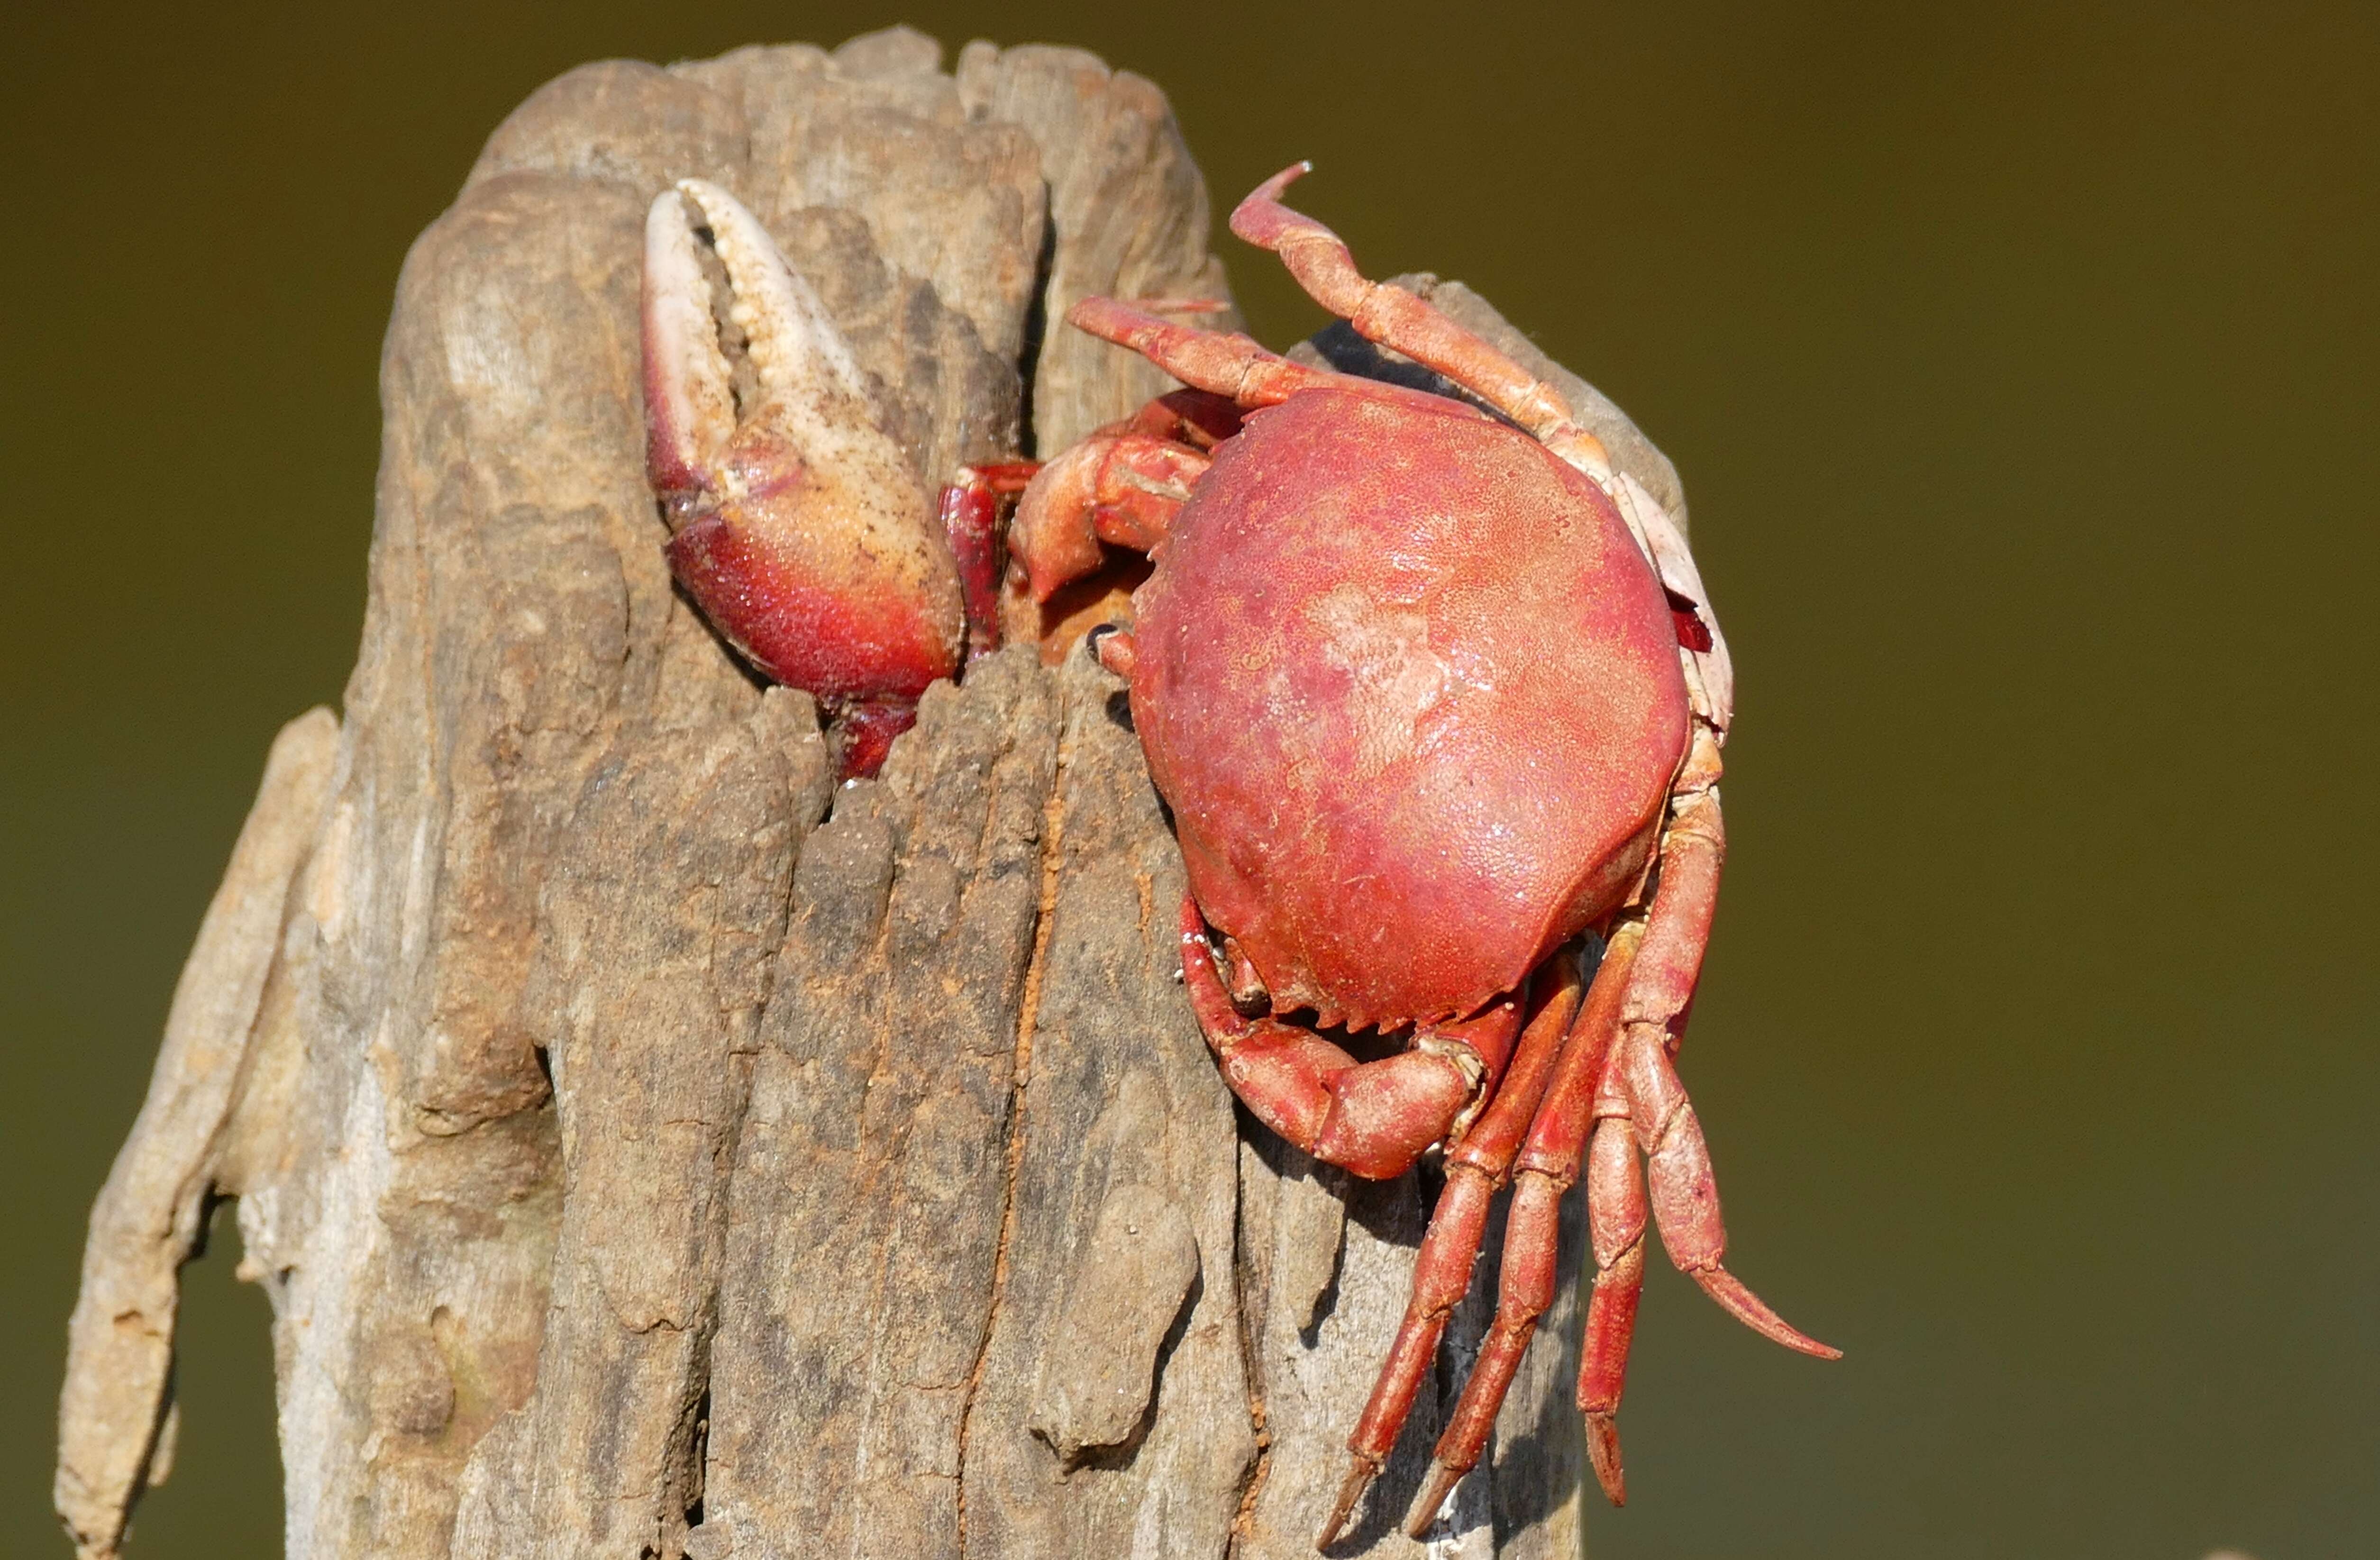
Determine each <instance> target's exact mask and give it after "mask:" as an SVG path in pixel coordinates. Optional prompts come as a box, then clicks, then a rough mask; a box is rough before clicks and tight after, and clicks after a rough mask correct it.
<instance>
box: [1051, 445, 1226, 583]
mask: <svg viewBox="0 0 2380 1560" xmlns="http://www.w3.org/2000/svg"><path fill="white" fill-rule="evenodd" d="M1210 464H1212V457H1210V456H1208V454H1206V453H1204V452H1203V451H1200V450H1196V449H1193V448H1192V447H1191V446H1189V445H1187V444H1184V443H1181V442H1179V441H1175V440H1172V439H1168V438H1164V437H1161V436H1160V435H1157V434H1151V433H1135V432H1123V433H1097V434H1093V435H1092V436H1091V437H1090V438H1088V439H1086V440H1084V441H1082V442H1081V443H1079V444H1076V445H1074V446H1073V447H1072V448H1070V449H1068V450H1066V451H1065V452H1064V453H1062V454H1060V455H1059V456H1058V458H1057V459H1055V460H1053V461H1051V462H1050V464H1049V465H1047V466H1043V467H1042V468H1041V473H1040V475H1039V476H1038V477H1036V478H1034V479H1033V484H1032V486H1030V487H1028V488H1026V490H1025V496H1024V497H1023V498H1022V499H1019V500H1018V501H1017V504H1016V519H1015V523H1014V526H1012V527H1011V528H1010V532H1009V548H1010V550H1011V552H1012V553H1013V555H1014V557H1015V559H1016V561H1017V562H1018V563H1019V564H1020V565H1021V566H1022V567H1023V569H1024V571H1025V580H1026V589H1027V590H1029V591H1030V592H1031V593H1032V596H1033V599H1035V600H1036V601H1047V600H1048V599H1050V597H1051V596H1053V595H1055V594H1056V593H1057V592H1058V590H1059V589H1060V588H1061V587H1063V586H1064V585H1066V584H1067V582H1069V581H1071V580H1075V579H1079V578H1081V577H1082V576H1083V575H1085V574H1090V573H1091V572H1092V571H1094V570H1096V569H1098V568H1099V565H1100V563H1101V562H1104V559H1105V555H1104V554H1103V553H1102V552H1101V551H1100V550H1099V549H1100V544H1101V543H1102V542H1111V543H1113V544H1115V545H1116V546H1119V547H1128V548H1131V549H1133V550H1135V551H1138V552H1149V551H1153V550H1155V549H1156V547H1157V545H1158V544H1159V543H1160V542H1161V541H1163V540H1164V539H1165V533H1166V529H1167V527H1168V526H1171V525H1172V521H1173V514H1174V512H1175V511H1176V510H1178V509H1180V508H1181V507H1182V505H1183V504H1184V502H1187V501H1188V500H1189V497H1190V489H1191V487H1192V485H1193V484H1195V483H1196V481H1197V480H1198V478H1200V477H1201V476H1202V475H1204V474H1205V472H1206V470H1207V467H1208V466H1209V465H1210Z"/></svg>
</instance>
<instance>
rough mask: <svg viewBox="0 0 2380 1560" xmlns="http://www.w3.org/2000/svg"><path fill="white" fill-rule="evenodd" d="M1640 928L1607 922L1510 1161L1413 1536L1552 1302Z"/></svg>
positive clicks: (1508, 1384)
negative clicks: (1609, 927)
mask: <svg viewBox="0 0 2380 1560" xmlns="http://www.w3.org/2000/svg"><path fill="white" fill-rule="evenodd" d="M1642 934H1643V926H1642V925H1641V924H1640V923H1638V922H1636V921H1633V920H1631V921H1626V922H1623V923H1621V925H1619V926H1617V927H1615V928H1613V931H1612V934H1611V940H1610V942H1609V945H1608V946H1607V947H1606V948H1605V949H1604V953H1603V962H1602V963H1601V964H1599V965H1598V966H1597V968H1596V972H1595V982H1594V984H1593V985H1592V986H1589V987H1588V989H1587V994H1586V1000H1585V1004H1584V1005H1583V1006H1582V1007H1581V1009H1580V1010H1579V1015H1578V1019H1577V1022H1575V1023H1573V1025H1572V1026H1571V1032H1570V1038H1569V1041H1568V1042H1567V1044H1565V1045H1564V1046H1563V1047H1562V1052H1561V1058H1560V1061H1559V1062H1557V1063H1556V1064H1555V1068H1554V1073H1553V1077H1552V1078H1551V1080H1550V1081H1549V1082H1548V1083H1547V1085H1546V1092H1545V1097H1544V1098H1543V1099H1542V1100H1541V1101H1540V1102H1539V1103H1538V1105H1537V1107H1536V1112H1535V1113H1534V1114H1533V1115H1532V1116H1531V1117H1530V1119H1529V1128H1528V1137H1527V1139H1526V1140H1525V1142H1524V1143H1523V1144H1522V1146H1521V1152H1520V1155H1519V1157H1518V1158H1517V1160H1516V1161H1515V1165H1516V1167H1517V1168H1516V1170H1515V1173H1514V1175H1513V1179H1512V1206H1511V1208H1510V1209H1509V1210H1508V1212H1507V1214H1506V1215H1505V1220H1504V1260H1503V1265H1502V1267H1501V1269H1500V1272H1499V1274H1498V1276H1497V1294H1496V1319H1495V1321H1494V1322H1493V1323H1491V1324H1489V1326H1488V1336H1487V1337H1486V1338H1485V1339H1484V1340H1482V1342H1481V1344H1480V1348H1479V1358H1478V1360H1477V1362H1476V1363H1475V1364H1474V1365H1473V1366H1472V1369H1471V1379H1470V1380H1469V1381H1467V1382H1465V1383H1463V1397H1462V1398H1461V1399H1460V1400H1459V1401H1458V1402H1457V1403H1456V1404H1455V1408H1454V1414H1453V1417H1452V1418H1451V1419H1450V1420H1449V1421H1447V1425H1446V1429H1445V1430H1444V1432H1443V1433H1440V1434H1439V1438H1438V1445H1437V1448H1436V1449H1435V1450H1434V1451H1433V1452H1432V1453H1431V1454H1430V1468H1429V1476H1428V1477H1427V1479H1425V1480H1423V1481H1422V1485H1421V1488H1420V1490H1419V1491H1418V1492H1416V1493H1415V1496H1414V1503H1413V1505H1412V1506H1410V1507H1409V1508H1407V1510H1406V1512H1405V1530H1406V1531H1407V1532H1409V1533H1412V1534H1414V1535H1415V1536H1419V1535H1420V1534H1421V1533H1422V1532H1424V1531H1425V1530H1427V1528H1428V1527H1429V1525H1430V1523H1431V1522H1432V1521H1434V1520H1435V1519H1436V1518H1437V1516H1438V1511H1439V1507H1440V1506H1443V1505H1444V1504H1445V1503H1446V1497H1447V1494H1448V1493H1449V1492H1450V1491H1451V1490H1452V1489H1453V1488H1454V1486H1455V1485H1456V1484H1457V1483H1459V1482H1461V1481H1462V1479H1463V1475H1464V1474H1466V1473H1468V1472H1470V1471H1471V1470H1472V1469H1474V1468H1475V1467H1477V1466H1478V1464H1479V1458H1480V1456H1481V1454H1482V1453H1483V1452H1484V1451H1485V1450H1486V1449H1487V1445H1488V1436H1489V1434H1491V1433H1493V1432H1494V1430H1495V1427H1496V1413H1497V1410H1498V1409H1501V1408H1502V1407H1503V1404H1504V1395H1505V1394H1506V1393H1507V1392H1509V1391H1510V1390H1512V1376H1513V1373H1515V1372H1516V1371H1518V1370H1519V1369H1520V1365H1521V1357H1522V1356H1523V1355H1524V1354H1525V1353H1526V1352H1527V1351H1528V1347H1529V1340H1530V1339H1531V1338H1532V1337H1534V1336H1536V1330H1537V1318H1538V1317H1540V1316H1542V1315H1544V1314H1545V1311H1546V1308H1547V1307H1548V1306H1549V1305H1551V1304H1552V1303H1553V1298H1554V1282H1555V1277H1554V1264H1555V1261H1556V1259H1557V1256H1558V1247H1559V1243H1560V1233H1561V1200H1562V1194H1563V1193H1564V1192H1566V1191H1569V1190H1570V1188H1571V1186H1572V1185H1573V1183H1574V1182H1575V1181H1576V1180H1577V1179H1578V1161H1579V1151H1580V1148H1581V1147H1582V1146H1583V1145H1584V1144H1585V1141H1586V1131H1587V1127H1588V1125H1589V1124H1590V1122H1591V1121H1592V1120H1593V1116H1592V1114H1591V1108H1592V1106H1593V1102H1594V1097H1595V1091H1596V1085H1597V1082H1599V1081H1600V1080H1601V1078H1602V1077H1603V1074H1604V1072H1605V1070H1606V1069H1607V1067H1608V1065H1609V1063H1608V1058H1609V1056H1610V1054H1611V1047H1612V1040H1613V1036H1614V1035H1615V1034H1616V1033H1617V1032H1618V1029H1619V1026H1620V1014H1621V1003H1622V1002H1623V1000H1624V999H1625V997H1626V994H1627V990H1628V985H1629V975H1630V971H1631V969H1632V968H1633V965H1634V963H1635V959H1636V949H1637V944H1638V942H1639V939H1640V938H1641V937H1642Z"/></svg>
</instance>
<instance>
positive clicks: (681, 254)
mask: <svg viewBox="0 0 2380 1560" xmlns="http://www.w3.org/2000/svg"><path fill="white" fill-rule="evenodd" d="M698 230H699V231H698ZM706 233H707V234H708V236H709V238H710V246H711V248H712V249H713V250H714V251H715V253H716V255H717V259H718V262H719V267H720V269H721V270H722V272H724V273H725V277H726V281H727V285H728V289H729V292H730V294H731V298H730V302H729V308H728V310H727V312H728V315H729V317H730V319H731V320H733V322H734V324H735V327H736V330H737V331H738V332H739V333H740V335H741V340H742V343H743V347H744V355H745V358H746V361H747V366H748V369H749V380H748V384H749V387H750V388H749V398H748V401H747V402H746V403H745V404H741V405H739V402H738V393H739V390H740V389H742V388H744V387H742V386H739V383H738V380H737V374H736V369H735V366H734V365H733V364H732V363H731V362H730V361H729V358H728V356H727V351H726V348H725V347H724V346H723V345H722V342H721V338H720V333H719V329H718V326H717V325H716V323H715V321H714V317H713V308H712V302H713V300H712V296H711V283H710V277H709V275H708V274H707V273H706V272H705V269H704V266H703V262H702V253H701V245H702V237H703V235H704V234H706ZM644 381H645V404H646V416H647V438H646V460H647V470H648V475H649V477H650V480H651V482H652V485H653V490H654V492H655V494H656V495H657V496H658V497H659V498H660V499H661V501H662V510H663V513H664V514H665V516H666V517H667V519H668V521H669V523H670V526H671V530H672V532H673V534H672V536H671V538H670V541H669V546H668V552H669V558H670V563H671V566H672V568H673V569H674V572H675V573H676V574H677V577H678V580H679V583H680V584H681V585H683V586H684V587H685V588H686V593H687V595H689V596H691V597H692V598H693V599H694V601H695V603H696V605H697V606H698V607H700V608H701V609H702V611H703V614H704V615H705V616H706V617H707V618H709V619H710V623H711V624H712V626H714V627H715V628H717V629H718V630H719V632H720V633H721V634H722V635H724V636H725V637H726V638H727V639H728V641H729V642H730V643H732V644H733V645H735V647H736V648H737V649H738V650H739V651H740V652H742V653H743V655H744V656H745V657H746V658H747V659H749V660H750V661H751V662H752V663H753V664H754V665H755V666H756V667H758V668H759V670H760V671H763V672H765V673H766V674H768V675H769V676H770V677H772V678H774V679H775V680H776V681H778V682H780V683H787V684H789V685H791V686H793V687H796V688H802V689H805V690H807V692H809V693H810V694H812V695H815V696H816V697H817V698H818V699H819V701H820V705H821V706H822V707H823V709H824V712H825V713H826V714H827V716H828V717H829V719H830V722H831V724H832V725H834V726H838V727H839V726H841V725H842V724H843V721H842V720H841V717H842V716H843V714H844V711H846V710H857V709H859V708H860V707H868V710H869V713H868V715H867V716H866V717H865V719H864V723H865V724H866V725H867V726H868V729H869V732H872V733H880V732H883V731H884V730H886V729H888V728H890V727H892V726H897V725H898V724H899V723H900V717H899V714H898V707H899V706H902V705H904V704H906V705H910V706H914V705H915V704H916V702H917V695H919V694H920V693H922V692H923V691H924V690H925V688H926V685H927V684H928V683H931V682H933V681H934V680H935V679H936V678H938V677H947V676H949V675H951V673H952V672H953V671H954V670H955V669H956V667H957V665H958V660H959V652H960V649H961V646H962V638H963V635H964V630H965V617H964V608H963V603H962V599H961V591H960V581H959V574H958V567H957V564H956V562H955V561H954V560H953V556H952V552H951V549H950V547H949V546H948V545H947V544H946V542H945V540H944V538H942V536H941V535H940V534H939V530H938V527H937V526H936V523H935V522H936V514H935V506H934V504H933V502H932V501H931V499H930V498H929V495H928V494H927V493H926V492H925V490H923V489H922V488H921V487H920V485H919V483H918V481H917V478H916V476H915V474H914V473H913V472H912V471H911V470H910V467H909V464H908V460H907V457H906V456H905V454H904V453H903V452H902V450H901V448H900V446H899V445H898V444H897V443H895V442H894V441H893V440H892V437H891V436H890V435H888V434H887V433H885V432H884V430H883V428H882V426H881V424H880V422H879V420H878V417H877V414H876V409H875V406H874V405H873V404H872V403H871V401H870V400H869V398H868V390H867V381H866V379H865V377H864V376H863V375H862V374H861V372H860V370H859V367H858V365H857V363H856V361H855V360H854V358H853V357H852V355H851V349H850V347H849V346H848V345H846V344H845V343H844V340H843V337H842V335H841V334H840V333H838V332H837V331H836V330H835V328H834V325H833V322H832V320H830V319H829V318H828V317H827V313H826V309H825V308H824V306H823V305H822V304H821V303H820V300H819V297H818V295H817V294H816V293H815V292H814V291H813V290H812V289H811V287H810V285H809V284H808V283H807V282H806V281H805V280H804V279H803V278H802V276H801V275H800V273H799V272H796V271H795V270H794V268H793V267H792V266H791V265H790V264H788V263H787V262H786V260H785V258H784V256H783V254H782V253H780V252H779V250H778V248H777V247H776V244H775V243H774V242H773V241H772V240H771V238H770V236H769V235H768V232H767V230H766V229H764V228H763V227H762V226H761V225H760V224H759V220H758V219H757V218H755V217H754V216H753V215H752V213H751V212H748V211H747V210H745V209H744V207H743V205H742V204H741V203H739V202H738V201H737V200H735V197H734V196H732V195H729V194H728V193H727V192H726V191H725V190H723V189H721V188H719V187H717V186H715V185H711V184H707V183H704V182H703V181H702V180H699V179H686V180H682V181H680V182H679V184H678V185H677V186H676V187H674V188H672V189H669V190H665V191H663V192H662V195H661V196H660V198H659V199H657V200H655V201H654V202H653V204H652V207H651V209H650V212H648V213H647V216H646V222H645V276H644ZM859 738H860V733H859V732H857V731H856V729H854V730H851V731H844V732H838V740H837V746H838V749H839V750H840V751H841V752H842V753H843V755H844V764H845V772H846V773H861V772H865V770H864V768H863V766H864V765H865V763H866V762H867V761H868V757H869V756H871V755H872V756H876V757H878V758H880V756H881V751H882V743H881V742H880V741H878V740H877V737H876V735H869V736H868V737H867V740H859ZM887 740H889V739H887Z"/></svg>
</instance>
